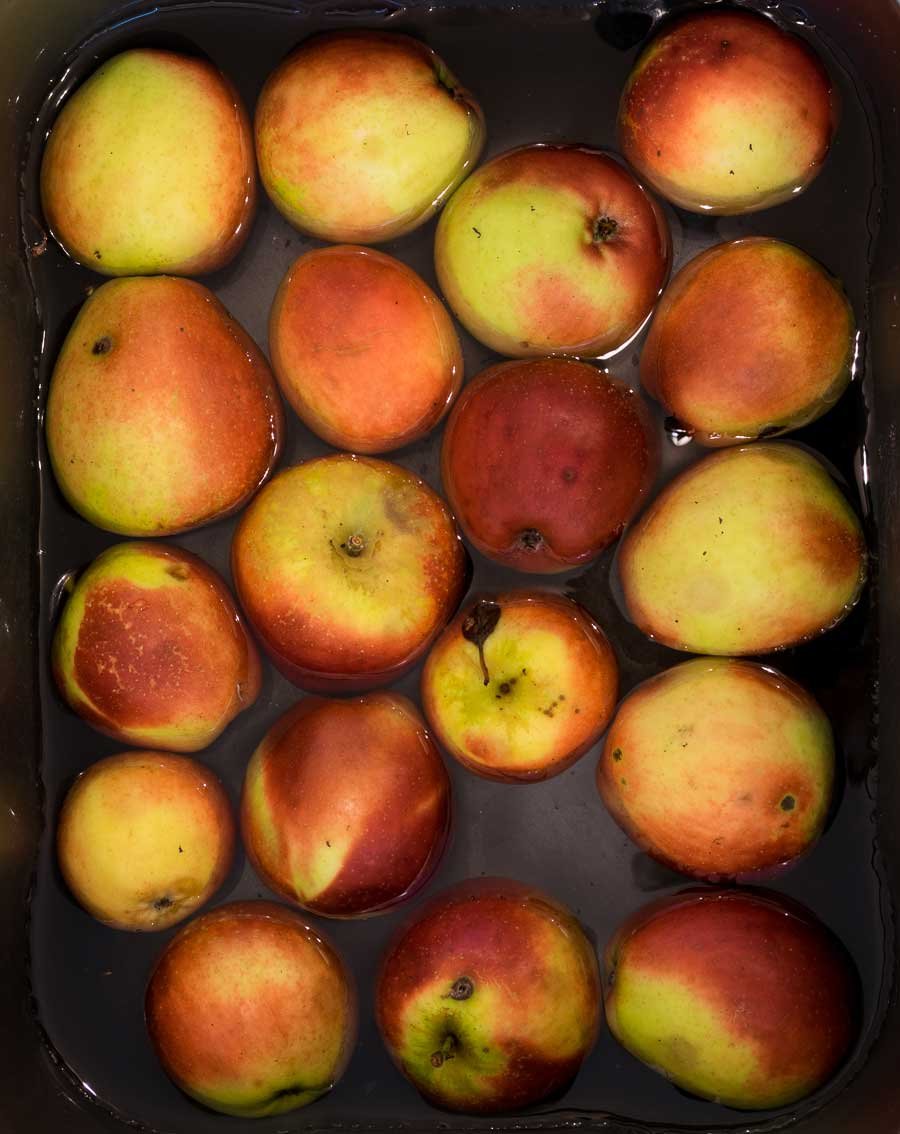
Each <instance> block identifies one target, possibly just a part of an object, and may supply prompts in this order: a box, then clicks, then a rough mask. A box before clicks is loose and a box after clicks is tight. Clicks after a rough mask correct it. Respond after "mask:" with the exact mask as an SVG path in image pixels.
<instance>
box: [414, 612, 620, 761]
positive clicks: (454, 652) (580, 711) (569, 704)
mask: <svg viewBox="0 0 900 1134" xmlns="http://www.w3.org/2000/svg"><path fill="white" fill-rule="evenodd" d="M617 689H618V667H617V665H616V657H615V654H614V653H613V651H612V647H611V646H610V644H609V642H608V641H607V639H606V635H605V634H604V633H603V631H602V630H601V629H600V627H599V626H598V625H597V623H596V622H594V620H593V618H591V616H590V615H589V614H588V612H587V611H586V610H584V609H583V607H580V606H578V604H577V603H574V602H572V600H571V599H568V598H565V597H564V596H563V595H557V594H552V593H550V592H541V591H508V592H507V593H505V594H500V595H496V596H487V597H485V598H479V599H477V600H476V601H474V602H471V603H467V604H466V606H465V607H464V609H463V610H462V611H461V612H460V613H459V614H458V615H457V616H456V618H455V619H454V620H453V621H452V622H451V623H450V625H449V626H448V627H447V629H446V630H444V632H443V633H442V634H441V636H440V637H439V638H438V640H437V641H436V642H435V644H434V646H433V647H432V649H431V652H430V653H429V655H428V659H427V661H426V662H425V668H424V670H423V672H422V706H423V708H424V710H425V715H426V717H427V718H428V721H429V723H430V725H431V727H432V728H433V729H434V732H435V735H436V736H437V738H438V740H439V741H440V742H441V744H442V745H443V746H444V748H446V749H447V751H448V752H449V753H450V754H451V756H454V757H455V758H456V759H457V760H459V762H460V763H461V764H463V765H464V766H465V767H467V768H469V770H470V771H473V772H477V773H478V774H479V775H481V776H486V777H488V778H489V779H497V780H505V781H509V782H517V781H518V782H523V783H527V782H529V781H534V780H544V779H547V778H548V777H549V776H555V775H558V774H559V773H560V772H562V771H564V769H566V768H568V767H569V765H570V764H574V763H575V761H576V760H577V759H578V758H579V756H582V755H583V754H584V753H585V752H587V750H588V749H589V748H590V747H591V745H592V744H594V742H595V741H596V740H598V739H599V737H600V735H601V734H602V733H603V732H604V731H605V729H606V727H607V725H608V724H609V722H610V720H611V718H612V715H613V711H614V709H615V707H616V694H617Z"/></svg>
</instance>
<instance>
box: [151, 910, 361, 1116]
mask: <svg viewBox="0 0 900 1134" xmlns="http://www.w3.org/2000/svg"><path fill="white" fill-rule="evenodd" d="M145 1014H146V1021H147V1029H148V1031H149V1034H150V1039H151V1041H152V1043H153V1046H154V1047H155V1049H156V1053H157V1055H158V1056H159V1059H160V1062H161V1063H162V1065H163V1067H164V1068H165V1070H166V1072H167V1074H168V1075H169V1076H170V1077H171V1078H172V1080H173V1081H174V1082H175V1083H177V1085H178V1086H179V1087H181V1089H182V1090H183V1091H185V1092H186V1093H187V1094H188V1095H190V1096H191V1098H193V1099H196V1100H197V1102H200V1103H203V1105H204V1106H208V1107H210V1108H211V1109H212V1110H217V1111H219V1112H221V1113H222V1114H231V1115H235V1116H236V1117H240V1118H261V1117H263V1116H266V1115H275V1114H285V1113H287V1112H288V1111H291V1110H296V1109H297V1108H298V1107H301V1106H306V1105H308V1104H309V1103H311V1102H314V1101H315V1100H316V1099H317V1098H320V1097H321V1096H322V1095H324V1094H327V1093H328V1091H330V1090H331V1088H332V1087H333V1086H334V1085H335V1083H336V1082H337V1081H338V1079H339V1078H340V1077H341V1075H342V1074H343V1071H344V1068H345V1067H346V1065H347V1061H348V1060H349V1058H350V1055H351V1053H352V1050H353V1045H354V1043H355V1040H356V994H355V991H354V988H353V983H352V978H351V977H350V974H349V972H348V971H347V969H346V967H345V966H344V963H343V961H342V960H341V958H340V956H339V954H338V953H337V952H336V951H335V949H334V947H333V946H332V945H331V943H330V942H329V941H328V940H327V938H325V937H324V936H323V935H322V934H321V933H319V931H318V930H315V929H313V928H312V927H311V926H309V925H307V924H306V922H305V921H304V920H303V918H302V917H301V916H300V915H299V914H297V913H295V912H294V911H293V910H289V909H286V908H285V907H284V906H279V905H276V904H275V903H274V902H255V901H254V902H232V903H229V904H228V905H224V906H220V907H219V908H218V909H215V910H212V911H211V912H210V913H207V914H204V915H203V916H202V917H199V918H197V919H196V920H195V921H192V922H190V923H189V924H188V925H186V926H184V928H183V929H181V930H180V931H179V932H178V934H177V935H176V936H175V937H174V938H173V939H172V940H171V941H170V942H169V944H168V946H167V947H166V949H165V950H164V952H163V953H162V955H161V956H160V958H159V960H158V961H157V963H156V966H155V968H154V970H153V974H152V975H151V977H150V982H149V984H148V986H147V995H146V1001H145Z"/></svg>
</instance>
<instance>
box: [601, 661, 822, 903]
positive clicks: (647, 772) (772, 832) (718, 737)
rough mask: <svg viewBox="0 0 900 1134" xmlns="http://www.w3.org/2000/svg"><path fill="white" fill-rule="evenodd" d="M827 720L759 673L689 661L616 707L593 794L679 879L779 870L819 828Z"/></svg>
mask: <svg viewBox="0 0 900 1134" xmlns="http://www.w3.org/2000/svg"><path fill="white" fill-rule="evenodd" d="M833 781H834V741H833V738H832V735H831V726H830V725H829V723H828V718H827V717H826V716H825V714H824V713H823V712H822V710H821V708H820V707H819V705H818V704H817V703H816V702H815V701H814V700H813V698H812V697H811V696H810V695H809V694H808V693H807V692H806V690H805V689H802V688H801V687H800V686H799V685H797V684H796V683H795V682H793V681H790V680H789V679H788V678H787V677H784V676H783V675H782V674H780V673H776V672H775V670H772V669H768V668H766V667H765V666H762V665H758V664H756V663H755V662H747V661H737V660H735V659H732V658H695V659H693V660H692V661H688V662H684V663H683V664H682V665H678V666H675V667H674V668H673V669H668V670H666V671H665V672H663V673H658V674H657V675H656V676H655V677H651V678H650V679H649V680H648V681H645V682H643V683H642V684H641V685H639V686H638V687H637V688H636V689H634V690H633V691H632V692H631V693H630V694H629V695H628V696H627V697H626V698H625V700H624V701H623V702H622V704H621V705H620V706H619V710H618V712H617V713H616V718H615V720H614V721H613V723H612V726H611V728H610V730H609V732H608V733H607V736H606V743H605V745H604V749H603V755H602V757H601V759H600V763H599V765H598V767H597V785H598V787H599V789H600V794H601V795H602V797H603V800H604V802H605V803H606V805H607V807H608V808H609V810H610V812H611V813H612V815H613V817H614V818H615V819H616V821H617V822H618V823H619V825H620V826H621V827H622V828H623V830H625V831H626V832H627V833H628V834H629V835H630V836H631V837H632V838H633V839H634V840H635V842H637V843H638V845H639V846H641V847H642V848H643V849H644V850H646V851H648V852H649V853H650V854H652V855H653V856H654V857H656V858H658V859H661V860H662V861H663V862H664V863H666V864H667V865H668V866H671V867H673V868H674V869H675V870H681V871H683V872H684V873H686V874H693V875H695V876H697V877H699V878H709V879H712V880H717V879H722V878H734V877H737V876H747V875H750V874H752V873H755V872H760V871H768V870H772V869H773V868H775V867H778V866H782V865H785V864H787V863H789V862H791V860H793V859H795V858H796V857H797V856H798V855H800V854H802V853H803V852H804V851H806V850H808V849H809V847H810V846H812V844H813V843H814V842H815V841H816V839H818V837H819V835H820V834H821V832H822V828H823V826H824V824H825V818H826V815H827V812H828V805H829V802H830V799H831V790H832V784H833Z"/></svg>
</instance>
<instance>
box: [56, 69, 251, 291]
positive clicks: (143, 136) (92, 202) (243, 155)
mask: <svg viewBox="0 0 900 1134" xmlns="http://www.w3.org/2000/svg"><path fill="white" fill-rule="evenodd" d="M41 200H42V202H43V208H44V216H45V218H46V220H47V223H48V225H49V226H50V229H51V231H52V233H53V235H54V236H55V237H56V238H57V240H58V241H59V242H60V244H61V245H62V246H63V248H64V249H65V251H66V252H67V253H68V254H69V255H70V256H71V257H72V258H73V259H74V260H77V261H78V263H79V264H84V265H86V266H89V267H91V268H93V269H94V271H95V272H100V273H101V274H103V275H107V276H134V275H155V274H157V273H161V272H171V273H172V274H173V275H202V274H204V273H206V272H212V271H215V270H216V269H217V268H221V267H223V266H224V265H225V264H227V263H228V262H229V261H230V260H231V259H232V258H233V257H234V256H235V255H236V254H237V252H238V251H239V250H240V248H241V246H242V245H243V243H244V241H245V240H246V239H247V234H248V233H249V231H250V223H251V221H252V219H253V212H254V208H255V205H256V169H255V165H254V161H253V137H252V134H251V132H250V122H249V120H248V118H247V114H246V111H245V110H244V107H243V105H242V104H241V100H240V98H239V96H238V94H237V91H236V90H235V88H234V86H233V85H232V84H231V82H230V81H229V80H228V79H226V78H225V76H224V75H223V74H222V73H221V72H220V71H218V70H217V69H216V68H215V67H214V66H213V65H212V64H211V63H209V62H208V61H207V60H205V59H201V58H199V57H197V56H193V55H181V54H178V53H176V52H173V51H159V50H155V49H153V48H136V49H134V50H132V51H123V52H122V53H121V54H120V55H114V56H113V57H112V59H108V60H107V61H106V62H105V63H103V64H102V65H101V66H100V67H99V68H98V70H97V71H95V72H94V74H93V75H91V77H90V78H89V79H88V80H87V82H85V83H84V84H83V85H82V86H81V87H79V88H78V90H76V91H75V93H74V94H73V95H71V96H70V97H69V98H68V99H67V100H66V102H65V103H64V105H63V108H62V110H61V111H60V113H59V116H58V117H57V119H56V122H55V123H54V124H53V128H52V130H51V131H50V137H49V138H48V140H47V146H46V149H45V150H44V157H43V162H42V164H41Z"/></svg>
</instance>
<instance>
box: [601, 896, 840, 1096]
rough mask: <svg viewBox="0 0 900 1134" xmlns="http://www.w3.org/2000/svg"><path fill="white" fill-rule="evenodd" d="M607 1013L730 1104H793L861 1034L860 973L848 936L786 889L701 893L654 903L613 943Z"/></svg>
mask: <svg viewBox="0 0 900 1134" xmlns="http://www.w3.org/2000/svg"><path fill="white" fill-rule="evenodd" d="M603 970H604V971H603V977H604V981H603V983H604V990H605V1005H606V1021H607V1024H608V1025H609V1029H610V1031H611V1032H612V1034H613V1035H614V1036H615V1037H616V1039H617V1040H618V1041H619V1042H620V1043H621V1044H622V1045H623V1046H624V1047H625V1048H627V1050H628V1051H630V1052H631V1054H632V1055H634V1056H636V1057H637V1058H638V1059H640V1060H642V1061H643V1062H644V1063H647V1064H649V1066H650V1067H652V1068H653V1069H654V1070H656V1071H659V1072H661V1073H662V1074H663V1075H665V1076H666V1078H668V1079H671V1081H672V1082H673V1083H675V1084H676V1085H677V1086H679V1087H681V1088H682V1089H683V1090H686V1091H690V1092H691V1093H692V1094H695V1095H700V1096H701V1097H702V1098H707V1099H713V1100H714V1101H716V1102H720V1103H724V1104H725V1105H726V1106H733V1107H739V1108H742V1109H748V1110H750V1109H769V1108H773V1107H780V1106H786V1105H787V1104H789V1103H792V1102H796V1100H797V1099H800V1098H803V1097H804V1096H805V1095H807V1094H809V1093H810V1092H812V1091H814V1090H816V1088H818V1087H821V1086H822V1085H823V1084H824V1083H826V1082H827V1081H828V1079H829V1078H831V1076H832V1075H833V1074H834V1073H835V1071H836V1070H837V1069H838V1067H839V1066H840V1064H841V1062H842V1061H843V1059H844V1058H845V1056H846V1055H847V1052H848V1050H849V1048H850V1045H851V1044H852V1043H853V1041H854V1039H855V1037H856V1030H857V1010H858V988H857V985H858V981H857V978H856V973H855V971H854V968H853V964H852V961H851V960H850V958H849V957H848V956H847V954H846V953H845V952H844V950H843V948H842V947H841V946H840V944H839V943H838V941H837V940H836V939H835V938H833V937H832V935H831V934H830V933H829V932H828V930H827V929H826V928H825V927H824V926H823V925H822V924H821V922H819V921H817V920H816V918H815V917H813V915H812V914H811V913H809V911H807V910H805V909H804V908H803V907H802V906H799V905H797V904H795V903H793V902H788V901H786V900H785V899H783V898H780V897H777V896H776V895H774V894H764V893H763V892H756V891H746V892H744V891H740V890H721V891H716V890H705V891H693V892H688V893H685V894H679V895H676V896H675V897H673V898H665V899H663V900H662V901H660V902H656V903H653V904H651V905H650V906H647V907H645V908H644V909H643V910H640V911H638V913H637V914H636V915H635V916H634V917H632V918H631V919H629V920H628V921H627V922H626V923H625V925H623V926H622V928H621V929H620V930H619V932H618V933H617V934H616V935H615V937H614V938H613V939H612V941H611V942H610V943H609V946H608V947H607V950H606V953H605V956H604V963H603Z"/></svg>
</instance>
